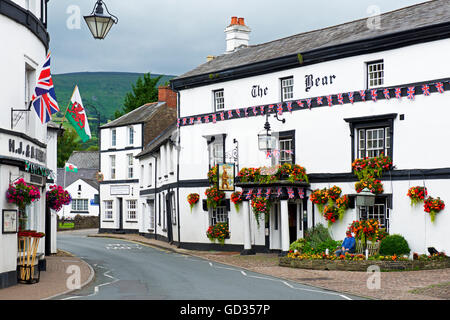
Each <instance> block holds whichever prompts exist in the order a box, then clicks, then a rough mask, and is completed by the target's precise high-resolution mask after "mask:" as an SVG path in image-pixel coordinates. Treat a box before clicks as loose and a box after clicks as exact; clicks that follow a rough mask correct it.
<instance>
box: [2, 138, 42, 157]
mask: <svg viewBox="0 0 450 320" xmlns="http://www.w3.org/2000/svg"><path fill="white" fill-rule="evenodd" d="M8 146H9V152H10V153H14V154H16V155H19V156H20V157H21V158H28V159H34V160H37V161H39V162H42V163H45V161H46V153H45V151H44V150H42V149H40V148H38V147H37V146H35V145H33V144H31V143H27V142H26V141H20V140H19V139H12V138H11V139H9V143H8Z"/></svg>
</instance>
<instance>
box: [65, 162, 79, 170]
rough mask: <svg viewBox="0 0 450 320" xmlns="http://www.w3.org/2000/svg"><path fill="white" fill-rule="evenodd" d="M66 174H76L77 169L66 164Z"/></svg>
mask: <svg viewBox="0 0 450 320" xmlns="http://www.w3.org/2000/svg"><path fill="white" fill-rule="evenodd" d="M66 172H78V167H77V166H75V165H73V164H71V163H66Z"/></svg>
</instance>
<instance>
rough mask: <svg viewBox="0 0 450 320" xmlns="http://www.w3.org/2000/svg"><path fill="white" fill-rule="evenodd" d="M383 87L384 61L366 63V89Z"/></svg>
mask: <svg viewBox="0 0 450 320" xmlns="http://www.w3.org/2000/svg"><path fill="white" fill-rule="evenodd" d="M383 85H384V60H377V61H372V62H367V88H368V89H371V88H378V87H380V86H383Z"/></svg>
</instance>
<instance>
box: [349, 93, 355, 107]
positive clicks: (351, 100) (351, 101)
mask: <svg viewBox="0 0 450 320" xmlns="http://www.w3.org/2000/svg"><path fill="white" fill-rule="evenodd" d="M348 100H350V103H351V104H353V102H355V93H354V92H353V91H352V92H349V93H348Z"/></svg>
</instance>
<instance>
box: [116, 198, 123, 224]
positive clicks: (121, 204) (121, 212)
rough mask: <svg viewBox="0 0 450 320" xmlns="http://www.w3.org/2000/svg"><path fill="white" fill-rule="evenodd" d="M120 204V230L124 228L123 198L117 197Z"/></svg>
mask: <svg viewBox="0 0 450 320" xmlns="http://www.w3.org/2000/svg"><path fill="white" fill-rule="evenodd" d="M117 200H119V201H118V203H119V204H118V205H119V230H122V229H123V198H117Z"/></svg>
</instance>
